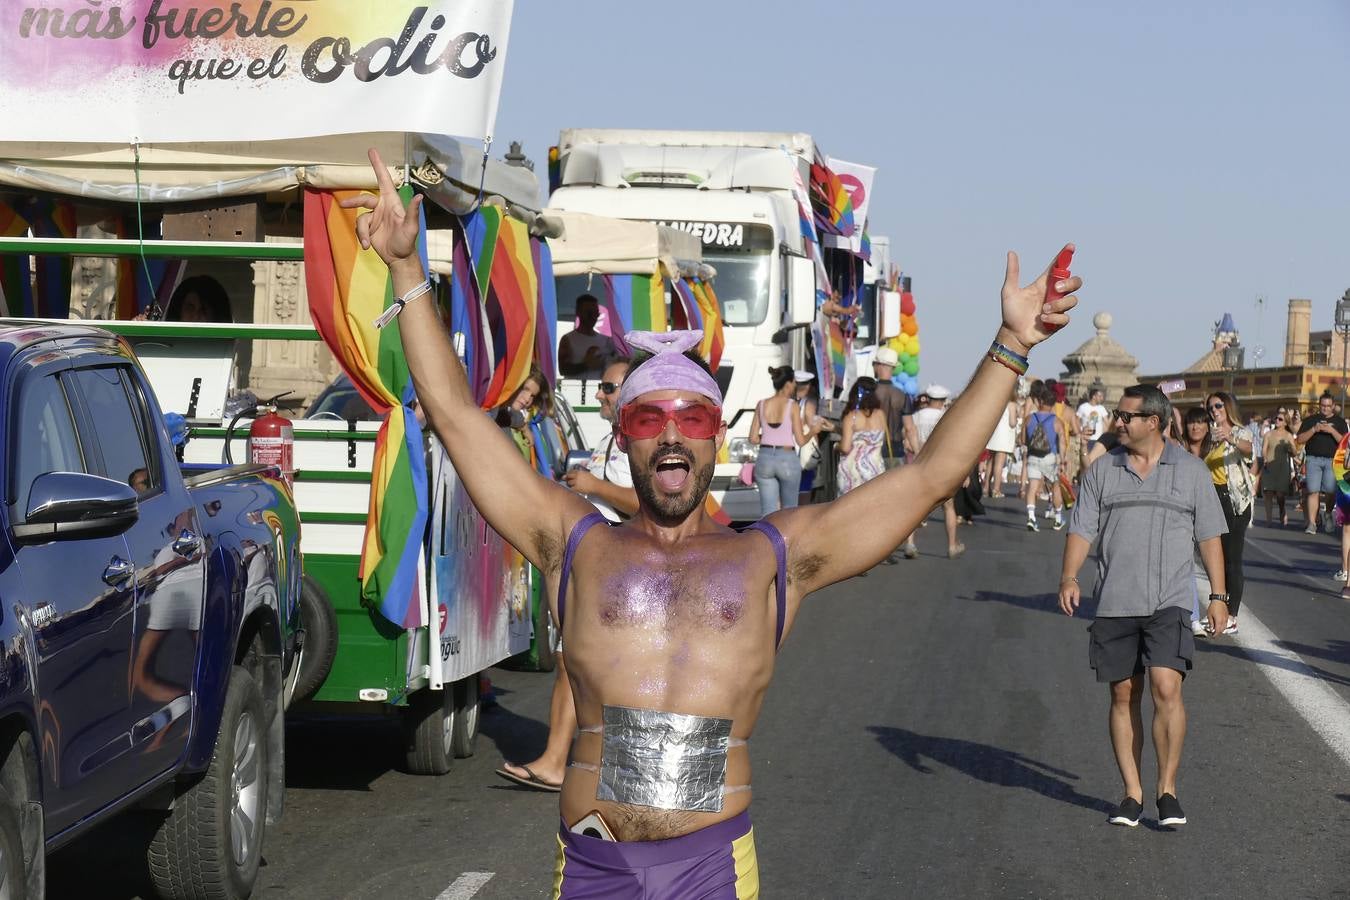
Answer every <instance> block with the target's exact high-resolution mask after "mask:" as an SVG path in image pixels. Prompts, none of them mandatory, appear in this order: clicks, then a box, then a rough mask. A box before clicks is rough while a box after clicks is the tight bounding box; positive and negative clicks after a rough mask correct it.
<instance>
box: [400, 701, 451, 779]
mask: <svg viewBox="0 0 1350 900" xmlns="http://www.w3.org/2000/svg"><path fill="white" fill-rule="evenodd" d="M454 694H455V692H454V691H453V690H452V689H451V687H450V686H449V685H447V686H446V687H445V688H444V689H443V690H440V691H433V690H431V689H430V688H423V689H422V690H420V691H415V692H414V693H413V694H412V695H411V696H409V697H408V705H407V706H406V707H404V709H403V733H404V739H405V746H404V754H405V759H406V761H407V766H408V772H409V773H410V774H412V775H444V774H445V773H446V772H449V771H450V764H451V762H453V760H454V758H455V753H454V747H453V740H452V736H453V734H454V730H455V698H454Z"/></svg>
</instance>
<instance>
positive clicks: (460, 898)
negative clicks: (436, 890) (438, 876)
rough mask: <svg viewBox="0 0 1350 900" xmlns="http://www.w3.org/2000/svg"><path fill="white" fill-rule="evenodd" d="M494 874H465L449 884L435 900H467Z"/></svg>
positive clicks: (494, 873)
mask: <svg viewBox="0 0 1350 900" xmlns="http://www.w3.org/2000/svg"><path fill="white" fill-rule="evenodd" d="M496 874H497V873H496V872H465V873H464V874H463V875H461V876H459V877H458V878H456V879H455V880H454V881H453V882H451V884H450V886H449V887H448V888H446V889H445V890H443V891H441V893H440V894H439V895H438V896H437V897H436V900H469V898H470V897H472V896H473V895H474V894H476V893H478V892H479V891H480V890H482V888H483V885H485V884H487V883H488V882H489V881H491V880H492V876H493V875H496Z"/></svg>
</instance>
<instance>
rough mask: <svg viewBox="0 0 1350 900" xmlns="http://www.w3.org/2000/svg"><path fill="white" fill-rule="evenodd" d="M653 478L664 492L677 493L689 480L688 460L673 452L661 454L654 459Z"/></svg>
mask: <svg viewBox="0 0 1350 900" xmlns="http://www.w3.org/2000/svg"><path fill="white" fill-rule="evenodd" d="M654 480H655V481H656V484H657V486H658V487H660V488H661V490H663V491H665V492H666V493H669V494H677V493H679V492H680V491H681V490H682V489H683V488H684V485H685V482H686V481H688V480H689V461H688V460H687V459H685V458H684V457H683V456H679V455H677V454H673V453H668V454H666V455H665V456H662V457H661V458H659V459H658V460H657V461H656V470H655V476H654Z"/></svg>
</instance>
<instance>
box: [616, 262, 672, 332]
mask: <svg viewBox="0 0 1350 900" xmlns="http://www.w3.org/2000/svg"><path fill="white" fill-rule="evenodd" d="M604 281H605V284H606V286H607V288H608V290H609V291H610V292H611V293H612V295H613V304H614V309H615V311H616V312H617V313H618V316H619V321H620V322H621V323H622V325H623V331H625V332H629V331H665V330H666V328H667V323H666V296H665V290H664V287H663V285H662V282H661V276H659V275H606V276H604Z"/></svg>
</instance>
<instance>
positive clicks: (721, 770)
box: [595, 706, 731, 812]
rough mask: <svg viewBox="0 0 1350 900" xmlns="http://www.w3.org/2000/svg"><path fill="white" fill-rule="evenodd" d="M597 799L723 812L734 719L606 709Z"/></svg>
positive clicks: (657, 807) (625, 708)
mask: <svg viewBox="0 0 1350 900" xmlns="http://www.w3.org/2000/svg"><path fill="white" fill-rule="evenodd" d="M604 723H605V724H604V734H603V745H602V750H601V753H600V785H599V787H598V788H596V792H595V796H596V799H597V800H608V801H612V802H614V803H629V804H633V805H636V806H651V807H655V808H656V809H678V810H686V811H689V812H721V811H722V786H723V785H724V784H725V783H726V777H727V747H728V745H729V743H730V739H731V720H730V719H714V718H710V717H708V716H685V715H680V714H679V713H669V712H660V711H658V710H654V709H631V708H629V707H626V706H606V707H604Z"/></svg>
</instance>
